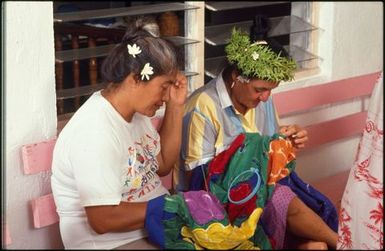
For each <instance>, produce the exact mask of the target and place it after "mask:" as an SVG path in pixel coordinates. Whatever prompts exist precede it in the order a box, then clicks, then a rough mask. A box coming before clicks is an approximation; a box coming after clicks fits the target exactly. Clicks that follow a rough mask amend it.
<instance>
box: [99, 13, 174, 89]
mask: <svg viewBox="0 0 385 251" xmlns="http://www.w3.org/2000/svg"><path fill="white" fill-rule="evenodd" d="M127 27H128V28H127V31H126V33H125V35H124V36H123V38H122V42H121V43H120V44H118V45H117V46H116V47H115V48H114V49H113V50H112V51H111V52H110V53H109V55H108V56H107V57H106V58H105V59H104V61H103V64H102V67H101V75H102V79H103V81H104V82H107V83H121V82H122V81H123V80H124V79H125V78H126V77H127V76H128V75H130V74H131V73H134V75H135V78H137V79H139V80H144V81H146V80H147V79H142V78H141V75H140V73H141V71H142V69H143V67H144V65H145V64H146V63H149V64H150V66H151V67H152V68H153V72H154V73H153V74H152V75H150V76H149V77H150V80H151V79H152V78H154V77H156V76H160V75H164V74H171V73H173V72H176V71H177V70H178V69H179V65H180V63H179V53H178V48H177V47H176V46H175V45H174V44H173V43H171V42H170V41H168V40H165V39H162V38H160V37H159V28H158V26H157V24H156V22H155V21H153V20H152V19H149V18H144V17H139V18H137V19H136V20H134V21H133V22H131V23H130V24H129V25H128V26H127ZM134 44H136V46H138V47H139V48H140V50H141V52H140V53H139V54H136V55H135V57H134V56H133V55H130V54H129V53H128V48H127V45H131V46H133V45H134Z"/></svg>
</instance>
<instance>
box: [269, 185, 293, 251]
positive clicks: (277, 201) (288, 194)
mask: <svg viewBox="0 0 385 251" xmlns="http://www.w3.org/2000/svg"><path fill="white" fill-rule="evenodd" d="M295 196H296V194H295V193H293V192H292V191H291V189H290V188H289V187H287V186H284V185H280V184H278V183H277V184H276V187H275V190H274V192H273V194H272V197H271V199H270V200H269V201H268V202H267V203H266V206H265V209H264V210H263V214H262V216H261V223H262V226H263V230H264V231H265V233H266V234H267V235H268V236H269V238H270V239H271V240H273V241H272V242H273V245H274V249H282V248H283V246H284V245H283V244H284V240H285V233H286V218H287V209H288V207H289V204H290V202H291V200H292V199H293V198H294V197H295Z"/></svg>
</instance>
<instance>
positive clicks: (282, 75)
mask: <svg viewBox="0 0 385 251" xmlns="http://www.w3.org/2000/svg"><path fill="white" fill-rule="evenodd" d="M266 44H267V43H266V42H265V41H258V42H255V43H253V44H251V42H250V38H249V35H248V34H246V33H241V31H238V30H237V29H236V28H234V29H233V31H232V34H231V39H230V43H229V44H228V45H227V46H226V48H225V51H226V54H227V59H228V60H229V62H230V63H232V64H235V65H236V66H237V67H238V69H240V70H241V71H242V75H244V76H246V77H250V78H259V79H262V80H266V81H273V82H280V81H290V80H293V79H294V71H295V69H296V68H297V66H296V63H295V61H294V60H293V59H289V58H286V57H282V56H281V55H280V54H281V53H279V54H277V53H275V52H274V51H272V50H271V49H270V48H269V47H268V46H266Z"/></svg>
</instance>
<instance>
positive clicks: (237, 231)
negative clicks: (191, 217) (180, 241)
mask: <svg viewBox="0 0 385 251" xmlns="http://www.w3.org/2000/svg"><path fill="white" fill-rule="evenodd" d="M262 212H263V209H262V208H256V209H254V211H253V213H252V214H251V215H250V216H249V218H248V219H247V220H246V221H244V222H243V223H242V224H241V226H240V227H237V226H232V225H231V224H229V225H227V226H224V225H222V224H221V223H219V222H215V223H212V224H210V225H209V226H208V227H207V229H203V228H196V229H194V230H192V231H191V230H190V229H189V228H188V227H186V226H184V227H183V228H182V230H181V234H182V236H183V237H185V238H190V239H192V240H193V243H197V245H199V246H200V247H203V248H207V249H214V250H218V249H233V248H235V247H237V246H238V245H240V244H242V243H244V244H243V245H244V246H247V247H249V248H250V246H249V244H248V243H245V242H248V239H249V238H251V237H252V236H253V234H254V232H255V229H256V227H257V223H258V220H259V218H260V216H261V214H262Z"/></svg>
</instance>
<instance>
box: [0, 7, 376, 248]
mask: <svg viewBox="0 0 385 251" xmlns="http://www.w3.org/2000/svg"><path fill="white" fill-rule="evenodd" d="M319 5H320V13H319V17H320V20H319V26H320V28H321V29H322V32H320V34H319V40H320V47H319V55H320V56H321V57H323V61H322V63H321V66H322V72H321V73H320V74H319V75H318V76H315V77H312V78H307V79H303V80H299V81H297V82H295V83H293V84H290V85H284V86H282V87H279V88H278V89H277V90H276V91H277V92H279V91H282V90H285V88H289V89H290V88H300V87H301V86H307V85H312V84H321V83H325V82H328V81H331V80H337V79H341V78H348V77H352V76H359V75H362V74H366V73H372V72H376V71H379V70H381V69H382V67H383V65H382V55H383V52H382V50H383V33H382V32H383V26H382V22H383V12H382V11H383V8H382V3H379V2H355V3H345V2H320V3H319ZM3 6H5V9H4V11H5V15H6V16H5V19H4V20H5V22H4V27H5V47H4V51H5V55H3V56H5V64H4V65H5V66H4V67H5V94H4V98H5V99H6V100H5V123H6V127H5V129H6V131H5V136H6V138H5V157H6V161H5V163H6V166H5V167H2V168H4V169H5V181H6V182H5V183H6V184H5V192H4V194H5V195H6V198H5V200H4V201H5V206H4V209H5V212H4V213H3V217H4V216H5V221H6V222H7V224H8V227H9V230H10V234H11V238H12V241H13V243H12V244H11V245H10V246H7V247H6V248H10V249H54V248H61V247H62V244H61V241H60V239H59V230H58V225H57V224H55V225H53V226H49V227H45V228H41V229H34V228H33V224H32V215H31V210H30V207H31V205H30V204H29V200H30V199H33V198H36V197H39V196H42V195H44V194H46V193H49V192H50V184H49V176H50V173H39V174H33V175H24V174H23V169H22V163H21V156H20V148H21V146H22V145H24V144H29V143H36V142H40V141H43V140H46V139H50V138H52V137H54V136H55V134H56V125H57V123H56V108H55V107H56V106H55V102H56V101H55V85H54V83H55V79H54V41H53V23H52V13H53V6H52V2H6V3H3ZM361 103H362V101H361V100H359V101H353V102H351V104H349V103H348V104H341V105H339V106H336V107H328V108H327V109H325V111H320V110H316V111H313V112H311V113H309V114H303V115H297V116H295V117H287V118H284V119H283V122H285V120H286V121H288V122H291V121H294V122H297V123H299V124H305V125H306V124H307V123H310V122H311V121H314V118H315V117H316V118H317V119H325V120H327V119H328V118H330V117H333V116H334V117H336V116H340V115H341V116H342V115H343V114H342V113H346V114H348V113H353V112H355V110H357V109H360V107H361V106H360V104H361ZM290 120H291V121H290ZM3 140H4V139H3ZM357 144H358V138H357V137H356V138H353V139H348V140H343V141H342V142H337V143H334V144H332V145H327V146H323V147H319V148H317V149H316V150H314V151H313V150H312V151H307V152H304V154H303V155H301V156H300V157H299V158H298V172H299V174H300V175H301V176H302V177H303V178H304V179H305V180H311V179H314V178H316V177H323V176H328V175H329V174H333V173H335V172H337V171H339V170H343V169H346V168H349V167H350V164H351V163H352V159H353V157H354V154H355V150H356V146H357ZM3 186H4V183H3ZM3 190H4V189H3Z"/></svg>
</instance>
